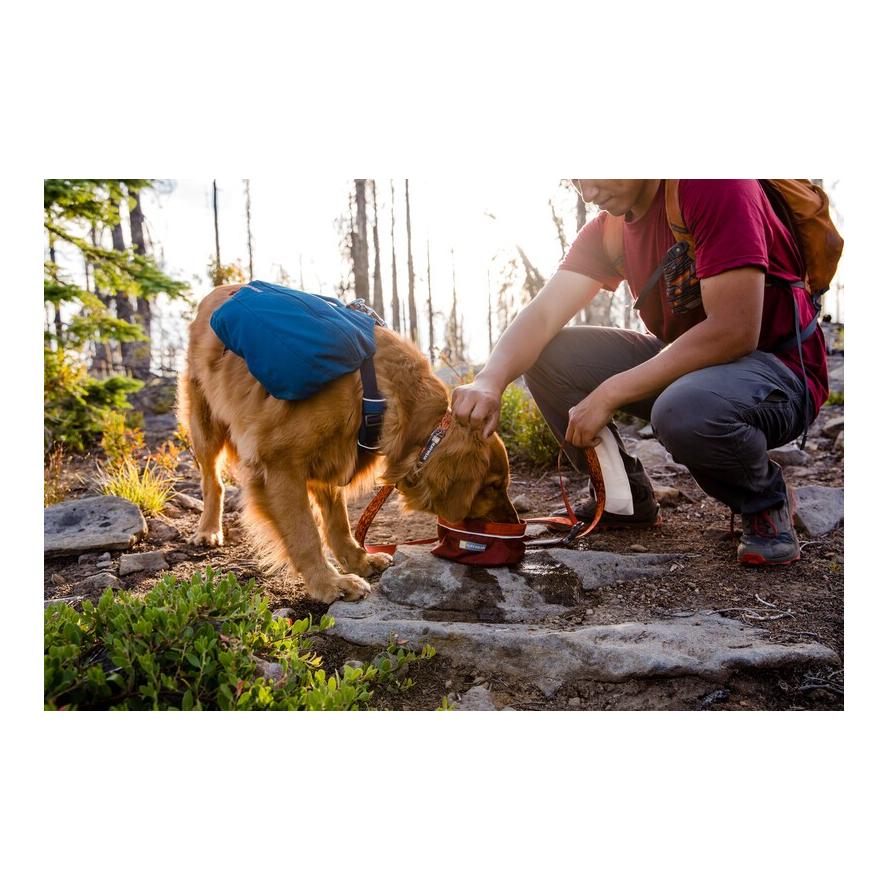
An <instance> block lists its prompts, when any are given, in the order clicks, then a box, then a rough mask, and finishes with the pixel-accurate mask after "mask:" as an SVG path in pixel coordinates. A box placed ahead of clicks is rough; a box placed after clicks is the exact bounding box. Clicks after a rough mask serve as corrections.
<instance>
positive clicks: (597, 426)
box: [565, 385, 620, 448]
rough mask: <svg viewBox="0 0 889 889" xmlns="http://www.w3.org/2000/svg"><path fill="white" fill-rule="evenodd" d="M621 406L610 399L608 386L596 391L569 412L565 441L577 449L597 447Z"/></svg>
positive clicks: (600, 387)
mask: <svg viewBox="0 0 889 889" xmlns="http://www.w3.org/2000/svg"><path fill="white" fill-rule="evenodd" d="M619 406H620V405H619V404H615V403H614V401H613V399H612V398H611V397H610V395H609V393H608V390H607V387H606V386H604V385H603V386H599V387H598V388H597V389H594V390H593V391H592V392H591V393H590V394H589V395H587V397H586V398H584V400H583V401H581V402H579V403H578V404H576V405H574V407H573V408H571V410H570V411H568V429H567V430H566V432H565V441H566V442H568V444H571V445H574V446H575V447H577V448H593V447H595V446H596V445H597V444H598V443H599V442H598V438H599V433H600V432H601V431H602V430H603V429H604V428H605V427H606V426H607V425H608V424H609V423H610V422H611V418H612V417H613V416H614V412H615V411H616V410H617V409H618V407H619Z"/></svg>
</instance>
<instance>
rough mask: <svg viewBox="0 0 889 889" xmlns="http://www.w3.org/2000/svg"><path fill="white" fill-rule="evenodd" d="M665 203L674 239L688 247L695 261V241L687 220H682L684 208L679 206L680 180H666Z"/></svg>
mask: <svg viewBox="0 0 889 889" xmlns="http://www.w3.org/2000/svg"><path fill="white" fill-rule="evenodd" d="M664 202H665V203H666V205H667V222H669V223H670V229H671V230H672V232H673V237H674V238H676V240H677V241H682V242H683V243H685V244H687V245H688V254H689V256H691V257H692V259H694V255H695V239H694V238H693V237H692V236H691V232H690V231H689V230H688V229H687V228H686V226H685V220H684V219H683V218H682V208H681V207H680V206H679V180H678V179H665V180H664Z"/></svg>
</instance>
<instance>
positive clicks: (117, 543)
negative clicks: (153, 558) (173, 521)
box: [43, 495, 148, 558]
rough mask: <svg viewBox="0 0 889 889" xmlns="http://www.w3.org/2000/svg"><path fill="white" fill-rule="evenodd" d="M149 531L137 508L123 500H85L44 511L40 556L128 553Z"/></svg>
mask: <svg viewBox="0 0 889 889" xmlns="http://www.w3.org/2000/svg"><path fill="white" fill-rule="evenodd" d="M147 530H148V526H147V525H146V524H145V518H144V517H143V515H142V513H141V512H140V511H139V507H138V506H136V504H135V503H130V501H129V500H124V499H123V498H122V497H112V496H110V495H106V496H103V497H84V498H83V499H82V500H67V501H65V502H64V503H56V504H55V505H54V506H48V507H46V509H44V510H43V555H44V557H45V558H53V557H55V556H75V555H78V554H79V553H83V552H87V551H89V550H102V551H105V550H113V549H114V550H120V549H129V548H130V547H131V546H132V545H133V544H134V543H135V542H136V541H137V540H138V539H139V538H140V537H142V536H143V535H144V534H145V532H146V531H147Z"/></svg>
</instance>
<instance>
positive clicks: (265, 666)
mask: <svg viewBox="0 0 889 889" xmlns="http://www.w3.org/2000/svg"><path fill="white" fill-rule="evenodd" d="M253 663H255V664H256V672H257V673H258V674H259V675H260V676H262V677H263V679H268V680H270V681H272V682H277V681H278V680H279V679H281V678H283V676H284V668H283V667H282V666H281V665H280V664H273V663H272V662H271V661H264V660H263V659H262V658H258V657H254V658H253Z"/></svg>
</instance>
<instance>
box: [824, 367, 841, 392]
mask: <svg viewBox="0 0 889 889" xmlns="http://www.w3.org/2000/svg"><path fill="white" fill-rule="evenodd" d="M830 364H833V361H831V362H830ZM827 380H828V383H829V385H830V391H831V392H836V393H840V392H842V391H843V362H842V361H840V362H839V363H838V364H837V365H836V366H835V367H833V368H832V369H831V370H830V372H829V373H828V374H827Z"/></svg>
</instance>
